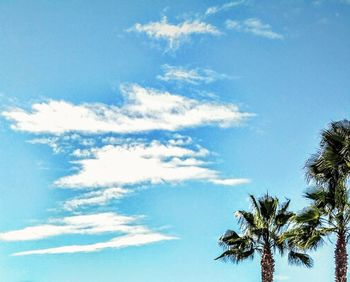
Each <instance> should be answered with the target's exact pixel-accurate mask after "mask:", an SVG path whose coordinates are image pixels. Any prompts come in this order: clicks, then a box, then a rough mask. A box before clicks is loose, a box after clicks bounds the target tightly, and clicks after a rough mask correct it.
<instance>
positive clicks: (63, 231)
mask: <svg viewBox="0 0 350 282" xmlns="http://www.w3.org/2000/svg"><path fill="white" fill-rule="evenodd" d="M136 220H137V217H132V216H124V215H118V214H115V213H111V212H109V213H99V214H89V215H76V216H68V217H64V218H55V219H51V220H49V222H48V223H46V224H43V225H36V226H30V227H26V228H23V229H19V230H15V231H8V232H4V233H0V240H2V241H32V240H41V239H46V238H49V237H54V236H62V235H69V234H70V235H72V234H84V235H96V234H103V233H109V232H113V233H115V232H122V233H142V232H146V231H147V228H145V227H143V226H138V225H130V224H131V223H133V222H135V221H136Z"/></svg>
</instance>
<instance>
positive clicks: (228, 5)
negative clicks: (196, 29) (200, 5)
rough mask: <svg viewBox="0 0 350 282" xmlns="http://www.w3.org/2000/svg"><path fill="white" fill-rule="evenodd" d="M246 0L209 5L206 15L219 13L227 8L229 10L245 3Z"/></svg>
mask: <svg viewBox="0 0 350 282" xmlns="http://www.w3.org/2000/svg"><path fill="white" fill-rule="evenodd" d="M244 2H245V1H232V2H228V3H225V4H223V5H221V6H212V7H209V8H208V9H207V10H206V12H205V16H209V15H214V14H217V13H219V12H221V11H226V10H229V9H231V8H233V7H237V6H239V5H241V4H243V3H244Z"/></svg>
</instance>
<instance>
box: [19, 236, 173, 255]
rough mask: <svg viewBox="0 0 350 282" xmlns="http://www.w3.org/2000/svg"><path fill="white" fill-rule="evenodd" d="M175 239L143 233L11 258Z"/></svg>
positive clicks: (94, 249)
mask: <svg viewBox="0 0 350 282" xmlns="http://www.w3.org/2000/svg"><path fill="white" fill-rule="evenodd" d="M175 239H177V238H176V237H172V236H167V235H164V234H160V233H154V232H152V233H143V234H130V235H125V236H120V237H116V238H114V239H112V240H110V241H107V242H101V243H96V244H86V245H71V246H63V247H57V248H48V249H40V250H31V251H24V252H18V253H14V254H13V256H28V255H45V254H72V253H91V252H98V251H102V250H104V249H120V248H126V247H131V246H143V245H146V244H151V243H156V242H160V241H168V240H175Z"/></svg>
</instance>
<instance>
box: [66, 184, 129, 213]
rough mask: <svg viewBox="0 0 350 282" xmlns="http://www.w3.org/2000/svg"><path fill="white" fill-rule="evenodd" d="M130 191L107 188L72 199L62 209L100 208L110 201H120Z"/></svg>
mask: <svg viewBox="0 0 350 282" xmlns="http://www.w3.org/2000/svg"><path fill="white" fill-rule="evenodd" d="M130 193H131V191H130V190H127V189H123V188H119V187H112V188H107V189H104V190H100V191H93V192H89V193H86V194H84V195H83V196H80V197H76V198H73V199H71V200H68V201H66V202H65V203H64V209H66V210H75V209H77V208H80V207H86V206H101V205H106V204H107V203H109V202H110V201H112V200H116V199H122V198H124V197H125V196H126V195H128V194H130Z"/></svg>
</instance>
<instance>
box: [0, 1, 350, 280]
mask: <svg viewBox="0 0 350 282" xmlns="http://www.w3.org/2000/svg"><path fill="white" fill-rule="evenodd" d="M0 15H1V16H0V37H1V41H0V100H1V108H0V116H1V117H0V136H1V137H0V151H1V161H0V179H1V182H0V195H1V197H0V276H1V277H2V278H1V279H2V280H3V281H6V282H47V281H50V282H73V281H74V282H95V281H104V282H111V281H128V282H136V281H143V282H160V281H167V282H183V281H186V282H195V281H201V282H209V281H210V282H224V281H241V282H255V281H258V280H259V279H260V278H259V277H260V268H259V266H260V265H259V258H258V257H256V258H255V259H254V260H252V261H247V262H244V263H241V264H240V265H233V264H230V263H223V262H219V261H214V258H215V257H217V256H218V255H219V254H220V252H221V248H220V247H219V246H218V244H217V242H218V238H219V237H220V235H221V234H223V233H224V232H225V230H226V229H234V230H237V229H238V224H237V221H236V219H235V217H234V212H235V211H237V210H240V209H249V202H248V200H247V197H248V194H254V195H256V196H260V195H263V194H264V193H266V192H267V191H268V193H269V194H271V195H276V196H278V197H280V199H281V200H283V199H284V198H289V199H291V200H292V203H291V208H292V209H293V210H295V211H298V210H300V209H302V208H303V207H304V206H305V205H306V204H307V202H306V201H305V200H304V199H303V197H302V194H303V192H304V191H305V189H306V188H307V183H306V182H305V177H304V169H303V166H304V163H305V161H306V160H307V158H308V157H309V156H310V155H311V154H312V153H314V152H315V151H316V150H317V147H318V144H319V133H320V131H321V130H322V129H323V128H325V127H326V126H327V124H329V123H330V122H331V121H336V120H341V119H345V118H349V107H350V96H349V89H350V77H349V75H350V52H349V50H350V2H349V1H347V0H323V1H322V0H318V1H312V0H310V1H303V0H297V1H287V0H283V1H281V0H278V1H277V0H276V1H272V0H271V1H263V3H262V1H254V0H245V1H244V0H242V1H239V0H236V1H203V0H201V1H199V0H198V1H194V0H193V1H188V0H178V1H166V0H163V1H156V0H155V1H134V0H129V1H107V0H105V1H79V0H71V1H36V0H33V1H6V0H3V1H0ZM333 243H334V240H332V238H330V240H329V241H326V242H325V246H324V247H322V248H321V249H320V250H319V251H317V252H313V253H311V255H312V256H313V258H314V262H315V265H314V267H313V268H312V269H304V268H301V267H295V266H289V265H288V264H287V262H286V259H285V258H280V257H279V256H276V281H308V280H309V279H310V280H311V279H314V280H315V279H316V280H317V281H320V282H322V281H331V280H332V279H333V273H334V270H333V249H332V244H333Z"/></svg>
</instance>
